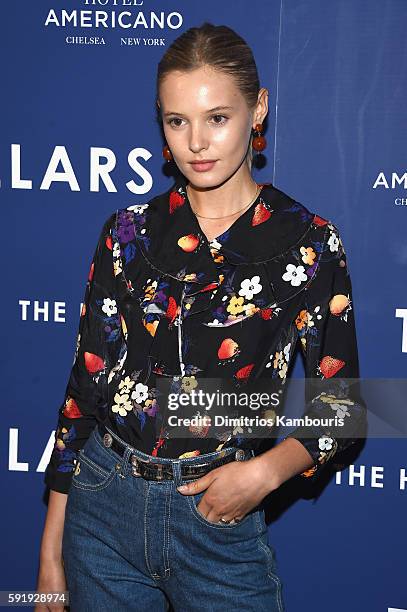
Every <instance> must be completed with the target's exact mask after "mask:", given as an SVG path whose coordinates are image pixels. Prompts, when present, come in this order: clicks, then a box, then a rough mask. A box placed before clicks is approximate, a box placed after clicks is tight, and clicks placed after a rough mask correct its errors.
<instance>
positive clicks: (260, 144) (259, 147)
mask: <svg viewBox="0 0 407 612" xmlns="http://www.w3.org/2000/svg"><path fill="white" fill-rule="evenodd" d="M254 131H255V132H257V136H255V138H253V141H252V147H253V149H254V150H255V151H257V154H259V153H260V152H261V151H264V149H265V148H266V146H267V140H266V139H265V138H264V136H262V135H261V133H262V131H263V124H262V123H256V125H255V128H254Z"/></svg>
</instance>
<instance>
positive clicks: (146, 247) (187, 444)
mask: <svg viewBox="0 0 407 612" xmlns="http://www.w3.org/2000/svg"><path fill="white" fill-rule="evenodd" d="M186 184H187V181H186V179H185V177H184V176H182V175H181V176H180V177H179V178H178V179H176V181H175V183H174V185H173V186H172V187H171V188H170V189H169V190H168V191H167V192H165V193H162V194H160V195H158V196H157V197H155V198H152V199H151V200H150V201H148V202H147V203H145V204H139V205H134V206H128V207H127V208H123V209H119V210H117V211H115V212H114V213H113V214H111V215H110V216H109V218H108V219H107V220H106V222H105V223H104V225H103V228H102V231H101V234H100V238H99V240H98V243H97V246H96V250H95V253H94V257H93V261H92V264H91V267H90V272H89V277H88V281H87V284H86V290H85V295H84V300H83V308H82V312H81V317H80V321H79V331H78V337H77V345H76V351H75V356H74V363H73V366H72V370H71V372H70V376H69V380H68V384H67V387H66V392H65V396H64V399H63V402H62V405H61V406H60V409H59V412H58V422H57V428H56V433H55V446H54V449H53V452H52V455H51V459H50V462H49V465H48V467H47V469H46V472H45V483H46V484H47V485H48V486H49V487H50V488H51V489H53V490H55V491H59V492H62V493H67V492H68V490H69V487H70V483H71V478H72V474H73V471H74V469H75V463H76V458H77V454H78V451H79V450H80V449H81V448H82V447H83V446H84V444H85V443H86V441H87V439H88V437H89V435H90V434H91V432H92V430H93V429H94V428H95V426H96V425H97V423H98V422H103V423H105V424H106V425H107V426H108V427H109V428H110V429H111V430H112V431H114V432H115V433H116V434H117V435H119V436H120V437H121V438H122V439H123V440H124V441H125V442H127V443H128V444H130V445H131V446H133V447H134V448H137V449H140V450H141V451H143V452H145V453H148V454H150V455H153V456H157V457H171V458H179V457H191V456H196V455H200V454H203V453H207V452H213V451H214V450H219V449H222V448H226V447H229V446H238V447H245V448H247V447H249V448H252V449H253V450H254V452H255V454H258V453H259V452H263V451H264V450H265V449H266V447H268V446H267V444H269V443H270V440H271V438H270V437H267V436H266V435H261V436H259V437H258V438H257V437H254V436H253V432H252V433H251V435H249V434H248V432H249V429H245V427H239V426H236V427H235V426H233V425H232V426H230V427H227V426H226V427H224V428H223V429H222V428H216V429H215V428H211V426H208V425H207V421H203V424H202V425H201V426H196V425H194V426H192V425H191V426H190V427H188V426H185V428H186V429H185V430H187V435H185V436H184V437H182V436H180V430H179V428H178V429H177V433H176V434H175V433H174V432H175V429H174V430H173V429H172V427H170V426H169V425H168V418H165V417H166V416H167V417H168V414H167V415H166V414H165V413H166V410H167V408H164V405H165V402H164V400H163V394H162V393H161V394H160V384H159V381H160V380H161V381H163V380H164V379H165V380H166V381H170V383H171V385H170V388H171V392H173V393H174V392H175V393H176V394H177V393H190V392H191V390H192V389H195V390H197V389H199V386H200V384H201V383H202V384H203V382H204V380H205V379H222V380H225V381H226V380H227V381H228V384H231V385H232V386H233V385H234V386H235V387H236V388H238V389H239V390H242V389H244V388H245V385H248V384H249V383H250V385H251V386H250V388H251V389H252V388H255V381H256V380H259V381H260V379H263V380H264V379H269V380H270V381H272V380H273V379H274V380H275V381H280V382H282V383H284V381H285V379H286V377H287V370H288V368H289V365H290V362H291V360H292V358H293V355H294V351H295V348H296V346H297V344H298V345H299V346H300V347H301V349H302V352H303V355H304V362H305V376H306V377H307V378H313V379H318V378H319V379H327V380H331V381H334V380H335V379H336V378H340V380H341V382H342V383H343V380H344V379H347V378H353V379H354V378H358V377H359V364H358V351H357V343H356V334H355V320H354V308H353V302H352V288H351V281H350V277H349V272H348V267H347V261H346V255H345V251H344V247H343V244H342V241H341V238H340V235H339V232H338V229H337V227H336V226H335V225H334V224H333V223H331V222H329V221H328V220H326V219H324V218H322V217H320V216H319V215H317V214H314V213H312V212H310V211H309V210H308V209H307V208H306V207H305V206H304V205H302V204H300V203H299V202H297V201H295V200H294V199H292V198H291V197H289V196H288V195H286V194H285V193H283V192H282V191H280V190H279V189H277V188H276V187H274V186H273V185H272V184H271V183H265V184H262V185H261V191H260V193H259V195H258V196H257V199H256V200H255V202H253V204H252V205H251V206H250V207H249V208H248V209H247V210H246V211H245V212H244V213H243V214H242V215H241V216H240V217H239V218H238V219H237V220H236V221H235V222H234V223H233V224H232V225H231V227H230V228H229V229H228V230H227V231H225V232H224V233H223V234H221V235H220V236H217V237H216V239H214V240H212V241H211V242H208V240H207V238H206V236H205V235H204V233H203V231H202V230H201V228H200V226H199V223H198V221H197V218H196V217H195V215H194V214H193V212H192V209H191V206H190V203H189V201H188V197H187V193H186V189H185V187H186ZM352 389H354V387H352V386H349V388H347V387H346V385H345V391H346V392H344V385H343V384H342V385H341V388H340V392H339V393H335V392H331V393H328V394H322V395H321V394H319V395H318V396H315V397H310V396H309V394H308V395H307V394H305V395H306V396H305V400H304V404H305V412H304V416H305V415H308V416H309V417H310V418H312V417H315V419H317V418H318V419H321V421H320V422H321V423H326V422H327V421H324V419H327V418H330V419H331V420H330V421H329V423H331V422H332V421H333V419H332V417H334V416H335V415H336V416H338V415H339V416H341V417H342V419H343V421H344V422H345V429H344V427H343V425H342V426H338V425H336V426H335V425H333V426H331V425H329V426H326V425H325V424H324V425H320V426H318V425H315V420H314V421H313V424H312V425H306V424H301V425H299V426H298V427H296V428H295V429H293V430H292V431H290V432H289V433H288V435H286V436H284V437H294V438H296V439H298V440H299V441H300V442H301V443H302V444H303V445H304V446H305V448H306V449H307V450H308V451H309V453H310V455H311V457H312V458H313V460H314V466H313V467H311V468H310V469H309V470H306V471H305V472H303V473H302V476H304V477H306V478H310V479H311V481H313V480H314V479H315V478H316V477H317V476H319V474H320V473H321V471H322V470H323V468H324V466H325V465H326V464H327V463H328V462H329V460H331V459H332V457H333V456H334V455H335V454H336V453H337V452H339V451H343V450H344V449H346V448H347V447H348V446H350V445H351V444H352V443H353V442H354V441H355V440H356V439H357V432H358V431H359V428H360V426H361V424H363V423H364V421H365V419H366V407H365V405H364V403H363V400H361V399H360V396H359V394H358V393H356V392H354V391H352ZM189 410H190V413H189V416H194V415H195V414H198V413H199V414H202V410H201V411H199V410H195V411H194V410H192V409H191V408H190V409H189ZM203 412H205V411H203ZM262 415H263V416H264V417H273V416H274V417H275V415H276V413H275V411H274V409H273V408H272V407H268V408H267V407H266V408H265V409H263V410H262ZM269 422H273V419H271V421H270V420H269ZM174 427H175V426H174ZM250 431H251V430H250ZM245 434H246V435H245ZM265 443H266V446H265Z"/></svg>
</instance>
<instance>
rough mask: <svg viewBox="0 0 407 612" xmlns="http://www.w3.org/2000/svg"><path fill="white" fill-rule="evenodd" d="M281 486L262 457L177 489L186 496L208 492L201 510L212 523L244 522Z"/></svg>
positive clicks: (230, 465) (235, 463)
mask: <svg viewBox="0 0 407 612" xmlns="http://www.w3.org/2000/svg"><path fill="white" fill-rule="evenodd" d="M277 486H278V484H277V481H274V479H273V478H272V477H271V476H270V474H269V468H268V466H267V465H266V464H265V462H264V461H263V460H261V456H258V457H253V458H251V459H249V460H248V461H233V462H231V463H227V464H226V465H221V466H220V467H218V468H215V469H214V470H211V471H210V472H209V473H208V474H205V476H202V477H201V478H197V479H196V480H193V481H191V482H189V483H188V484H187V485H183V486H182V487H181V486H180V487H178V488H177V489H178V491H179V492H180V493H182V494H183V495H196V494H197V493H200V492H202V491H205V490H206V493H205V495H204V496H203V497H202V498H201V500H200V502H199V504H198V506H197V508H198V510H199V512H200V513H201V514H202V515H203V516H204V517H205V518H206V519H207V520H208V521H210V522H212V523H217V522H218V521H219V520H220V518H221V517H223V518H224V519H226V520H227V521H229V520H232V519H239V520H242V518H244V516H245V515H246V514H247V513H248V512H250V510H251V509H252V508H254V507H255V506H257V505H258V504H259V503H260V502H261V501H262V499H263V498H264V497H265V496H266V495H267V494H268V493H270V492H271V491H273V490H274V489H275V488H277Z"/></svg>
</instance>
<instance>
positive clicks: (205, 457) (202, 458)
mask: <svg viewBox="0 0 407 612" xmlns="http://www.w3.org/2000/svg"><path fill="white" fill-rule="evenodd" d="M98 427H99V426H96V428H95V430H94V434H95V435H96V436H98V438H99V440H100V441H101V442H102V444H103V438H102V436H101V434H100V432H99V428H98ZM103 427H104V428H105V429H106V430H107V431H108V432H109V433H110V435H111V436H112V437H113V438H114V439H115V440H116V441H117V442H119V443H120V444H122V445H123V447H125V448H126V449H128V450H129V451H130V452H129V453H126V456H129V455H130V454H131V455H135V456H136V457H138V458H139V459H141V460H143V461H149V462H152V463H161V464H163V465H170V464H174V463H176V464H181V465H193V464H199V463H208V462H210V461H213V460H214V459H218V458H221V457H227V456H228V455H231V454H234V453H236V451H237V450H239V451H240V449H239V447H238V446H229V447H227V448H225V449H220V450H217V451H213V452H211V453H203V454H201V455H196V456H195V457H182V458H180V457H174V458H172V457H155V456H154V455H149V454H147V453H144V452H143V451H141V450H139V449H137V448H134V447H133V446H131V444H128V443H127V442H125V441H124V440H122V438H120V437H119V436H118V435H117V434H116V433H115V432H113V431H112V430H111V429H110V428H109V427H108V426H107V425H103ZM109 450H110V449H109ZM244 450H245V458H249V457H252V456H253V455H254V451H253V450H251V449H244ZM112 452H114V450H112ZM115 455H116V453H115Z"/></svg>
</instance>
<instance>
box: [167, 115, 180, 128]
mask: <svg viewBox="0 0 407 612" xmlns="http://www.w3.org/2000/svg"><path fill="white" fill-rule="evenodd" d="M173 121H182V119H180V118H179V117H174V118H173V119H170V120H169V121H168V123H169V125H172V126H173V127H179V125H174V124H173Z"/></svg>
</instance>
